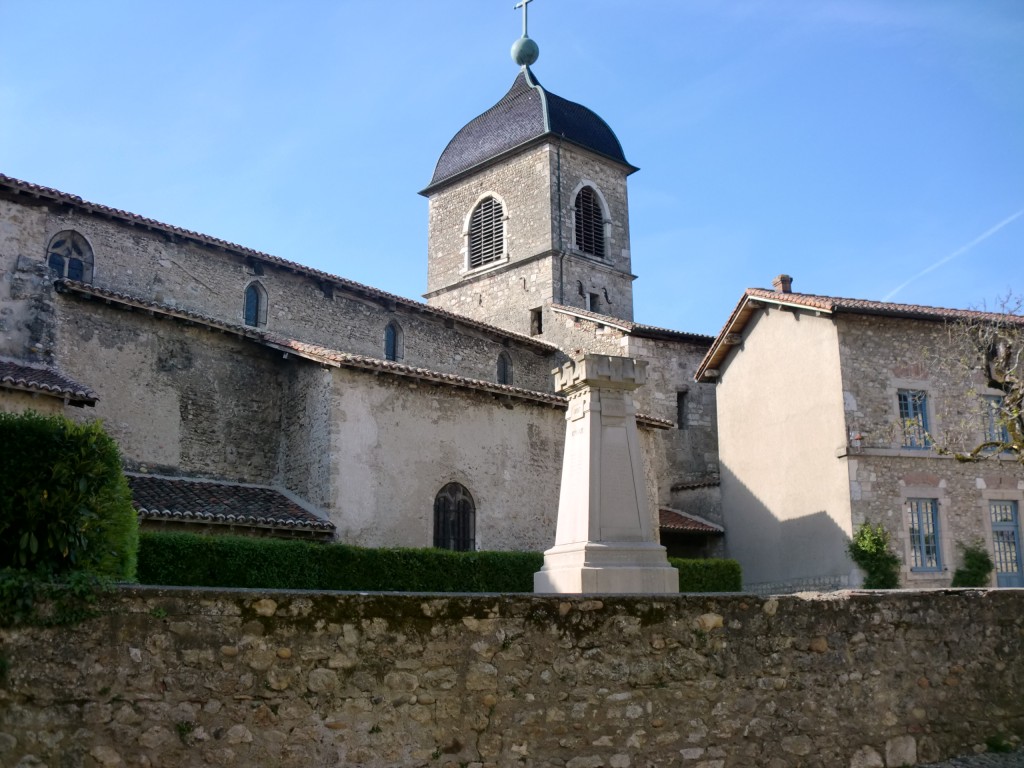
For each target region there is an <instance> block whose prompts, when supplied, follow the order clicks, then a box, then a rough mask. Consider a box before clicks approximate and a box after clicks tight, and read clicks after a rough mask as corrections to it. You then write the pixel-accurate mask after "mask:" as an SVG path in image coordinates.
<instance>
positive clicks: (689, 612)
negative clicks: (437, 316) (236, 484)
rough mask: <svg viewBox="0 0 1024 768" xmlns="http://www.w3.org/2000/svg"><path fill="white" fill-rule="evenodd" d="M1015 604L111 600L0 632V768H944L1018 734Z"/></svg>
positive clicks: (217, 593) (798, 599)
mask: <svg viewBox="0 0 1024 768" xmlns="http://www.w3.org/2000/svg"><path fill="white" fill-rule="evenodd" d="M1022 600H1024V591H1021V590H991V591H986V590H954V591H925V592H909V591H908V592H887V593H884V592H874V593H871V592H842V593H834V594H831V595H806V594H805V595H797V596H785V597H769V598H760V597H756V596H754V595H676V596H658V597H653V596H650V597H630V596H614V595H600V596H591V597H574V596H565V595H561V596H552V597H539V596H532V595H475V596H469V595H453V594H447V595H422V594H421V595H412V594H409V595H400V594H390V595H381V594H354V593H313V592H280V591H261V592H256V591H236V592H230V591H221V590H212V589H167V588H152V587H134V588H126V587H121V588H119V589H117V590H116V591H114V592H112V593H107V594H104V595H101V596H100V599H99V602H98V604H97V608H98V616H97V617H96V618H93V619H89V620H86V621H84V622H82V623H80V624H78V625H77V626H73V627H24V626H22V627H16V628H3V629H0V645H2V647H3V656H4V660H5V675H4V679H3V685H0V765H4V766H26V767H27V766H39V765H51V766H56V765H68V766H79V765H80V766H117V765H148V766H153V768H157V767H159V766H181V765H195V766H200V765H218V766H225V768H234V767H236V766H237V767H238V768H241V767H242V766H260V767H261V768H286V767H287V768H292V767H294V768H299V766H302V767H304V768H305V767H308V766H335V765H362V766H366V767H367V768H378V767H379V768H384V767H385V766H396V765H402V766H433V765H436V766H438V768H457V766H460V765H466V766H476V768H498V767H499V766H510V765H520V764H522V765H529V766H535V767H536V768H549V767H550V768H554V767H555V766H559V767H561V768H584V767H585V766H594V767H597V766H607V767H609V768H610V767H612V766H621V767H623V768H627V767H632V766H654V767H657V768H660V767H661V766H666V767H667V766H673V768H676V767H678V766H683V767H684V768H690V767H692V768H697V767H698V766H702V767H703V768H712V767H713V766H718V767H720V768H724V767H725V766H751V768H790V767H793V768H796V767H797V766H799V767H800V768H869V767H874V768H882V767H883V766H888V767H891V768H895V767H896V766H904V765H908V766H909V765H920V764H924V763H934V762H936V761H939V760H943V759H949V758H953V757H955V756H958V755H966V754H970V753H972V752H974V751H976V750H978V749H985V747H986V744H987V743H996V742H997V741H1001V742H1009V743H1011V744H1012V743H1014V742H1013V741H1012V739H1016V738H1019V734H1021V733H1022V729H1024V697H1021V696H1020V691H1021V688H1022V686H1024V605H1022V604H1021V603H1022ZM1018 743H1019V742H1018ZM1014 757H1015V758H1016V757H1018V756H1017V755H1015V756H1014ZM975 760H976V762H971V763H962V762H960V761H956V762H954V763H953V765H967V766H971V768H982V766H984V768H990V767H991V768H994V766H1005V765H1007V764H1009V765H1013V764H1014V763H1012V762H1009V763H1007V760H1008V758H1007V759H1005V760H1004V759H1003V758H997V757H995V756H984V757H979V758H975Z"/></svg>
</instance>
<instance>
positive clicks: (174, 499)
mask: <svg viewBox="0 0 1024 768" xmlns="http://www.w3.org/2000/svg"><path fill="white" fill-rule="evenodd" d="M126 477H127V479H128V486H129V487H130V488H131V491H132V504H133V506H134V507H135V509H136V510H137V511H138V513H139V519H141V520H159V521H164V522H177V523H207V524H211V523H212V524H219V525H235V526H245V527H249V528H268V529H272V530H279V531H288V532H298V531H302V532H305V533H313V534H319V535H323V536H330V535H332V534H333V533H334V523H332V522H330V521H329V520H324V519H323V518H320V517H317V516H316V515H315V514H313V513H312V512H310V511H308V510H307V509H305V508H304V507H302V506H301V505H299V504H297V503H296V502H294V501H292V500H291V499H290V498H288V497H287V496H286V495H285V494H284V493H282V492H281V491H279V490H277V489H275V488H269V487H267V486H255V485H242V484H239V483H226V482H221V481H215V480H193V479H186V478H180V477H161V476H156V475H143V474H134V473H126Z"/></svg>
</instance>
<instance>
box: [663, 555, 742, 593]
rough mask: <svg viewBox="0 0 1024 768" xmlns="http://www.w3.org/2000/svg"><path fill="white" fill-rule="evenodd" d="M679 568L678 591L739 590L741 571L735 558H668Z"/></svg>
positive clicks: (740, 586)
mask: <svg viewBox="0 0 1024 768" xmlns="http://www.w3.org/2000/svg"><path fill="white" fill-rule="evenodd" d="M668 562H669V564H670V565H672V566H673V567H674V568H678V569H679V591H680V592H741V591H742V590H743V572H742V571H741V570H740V564H739V563H738V562H736V561H735V560H724V559H720V558H712V559H707V560H683V559H681V558H677V557H670V558H669V559H668Z"/></svg>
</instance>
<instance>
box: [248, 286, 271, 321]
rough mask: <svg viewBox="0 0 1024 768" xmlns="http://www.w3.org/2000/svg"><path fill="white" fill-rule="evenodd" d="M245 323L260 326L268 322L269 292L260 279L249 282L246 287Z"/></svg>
mask: <svg viewBox="0 0 1024 768" xmlns="http://www.w3.org/2000/svg"><path fill="white" fill-rule="evenodd" d="M244 317H245V324H246V325H251V326H252V327H253V328H259V327H261V326H264V325H266V324H267V292H266V290H265V289H264V288H263V286H262V285H261V284H260V283H259V281H254V282H251V283H249V285H247V286H246V288H245V307H244Z"/></svg>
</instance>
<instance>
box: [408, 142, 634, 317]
mask: <svg viewBox="0 0 1024 768" xmlns="http://www.w3.org/2000/svg"><path fill="white" fill-rule="evenodd" d="M559 154H560V155H561V163H560V164H559ZM559 183H560V184H561V189H562V195H561V200H559V196H558V192H557V190H558V185H559ZM584 183H588V184H591V185H593V186H594V187H595V188H596V189H598V190H599V191H600V193H601V195H602V196H603V198H604V200H605V203H606V205H607V207H608V216H609V221H610V222H611V226H610V228H609V232H608V239H607V242H606V256H605V257H604V258H587V257H584V256H577V255H573V254H574V253H575V252H574V249H573V223H572V222H573V219H572V213H573V206H574V199H575V197H574V192H575V190H576V189H577V188H578V187H579V186H580V185H581V184H584ZM488 194H492V195H494V196H496V197H497V198H498V199H499V200H501V201H502V203H503V204H504V207H505V215H506V219H505V240H506V247H507V250H506V254H505V256H506V259H505V260H503V261H501V262H495V263H492V264H490V265H485V266H484V267H481V268H479V269H477V270H473V271H472V272H469V271H467V268H466V258H467V253H466V237H465V232H466V221H467V218H468V216H469V215H470V213H471V212H472V210H473V208H474V206H476V204H477V203H478V202H479V201H480V199H482V198H483V197H484V196H486V195H488ZM559 203H561V215H559ZM559 223H560V224H561V233H562V236H561V239H559ZM559 249H561V251H562V252H563V253H565V254H567V256H566V258H565V260H564V264H563V265H562V269H561V271H560V270H559V266H558V263H557V260H558V258H559V257H558V253H559ZM535 257H541V260H540V262H538V263H531V262H530V260H531V259H533V258H535ZM630 264H631V259H630V250H629V208H628V201H627V196H626V177H625V175H624V173H623V170H622V169H621V168H620V167H619V166H617V165H615V164H613V163H609V162H608V161H607V160H604V159H601V158H598V157H597V156H596V155H592V154H590V153H588V152H585V151H582V150H578V149H576V148H574V147H571V146H569V145H563V146H562V147H561V148H558V147H557V146H555V145H554V144H545V145H543V146H540V147H537V148H536V149H533V150H530V151H528V152H526V153H524V154H522V155H517V156H515V157H512V158H509V159H507V160H505V161H503V162H500V163H496V164H494V165H493V166H491V167H489V168H486V169H484V170H482V171H480V172H479V173H477V174H474V175H473V176H471V177H469V178H467V179H464V180H462V181H459V182H456V183H454V184H452V185H450V186H448V187H445V188H444V189H441V190H439V191H437V192H435V193H433V194H432V195H431V197H430V214H429V227H428V267H427V296H428V299H429V301H430V303H431V304H432V305H435V306H440V307H444V308H446V309H450V310H452V311H456V312H459V313H461V314H465V315H467V316H469V317H474V318H477V319H479V320H483V321H485V322H490V323H494V324H496V325H499V326H501V327H504V328H514V329H517V330H522V332H527V331H528V326H527V328H526V329H523V326H524V324H526V323H528V317H529V310H530V309H533V308H535V307H539V306H542V305H545V304H547V303H550V301H551V300H552V297H556V298H555V300H558V298H557V297H560V298H561V300H562V301H564V303H566V304H568V305H570V306H578V307H581V308H582V307H584V306H585V299H584V297H583V296H581V295H579V289H580V287H581V286H582V290H583V291H584V293H597V294H598V295H599V297H600V299H599V311H601V312H605V313H607V314H609V315H613V316H615V317H619V318H624V319H627V320H631V319H632V318H633V289H632V275H631V274H630ZM505 272H510V273H511V274H503V273H505ZM491 275H501V277H500V278H498V280H497V284H495V280H494V279H493V278H491V277H490V276H491ZM478 276H480V277H483V278H487V281H486V282H481V281H480V280H479V279H477V277H478ZM523 279H525V280H526V285H525V286H523V285H522V282H523ZM559 280H562V281H564V285H565V288H564V291H563V290H562V289H561V288H560V286H559ZM505 281H508V285H509V286H512V288H513V289H512V290H508V291H507V292H505V291H503V290H502V288H503V287H505ZM577 281H578V282H579V285H577ZM495 288H497V290H495ZM516 288H517V289H518V290H514V289H516ZM543 291H547V293H543ZM606 291H607V299H606V298H605V292H606ZM531 292H533V293H537V294H538V296H539V297H540V298H539V299H537V298H535V297H532V296H530V295H529V294H530V293H531ZM481 296H482V297H483V302H481V301H480V300H479V298H480V297H481ZM523 318H527V319H525V320H524V319H523ZM545 319H546V318H545Z"/></svg>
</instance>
